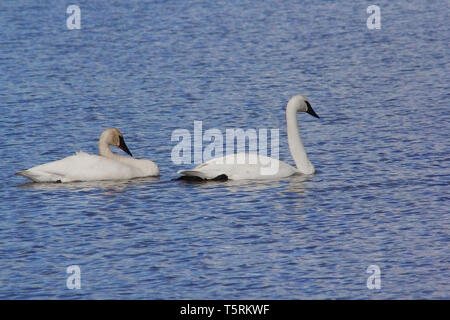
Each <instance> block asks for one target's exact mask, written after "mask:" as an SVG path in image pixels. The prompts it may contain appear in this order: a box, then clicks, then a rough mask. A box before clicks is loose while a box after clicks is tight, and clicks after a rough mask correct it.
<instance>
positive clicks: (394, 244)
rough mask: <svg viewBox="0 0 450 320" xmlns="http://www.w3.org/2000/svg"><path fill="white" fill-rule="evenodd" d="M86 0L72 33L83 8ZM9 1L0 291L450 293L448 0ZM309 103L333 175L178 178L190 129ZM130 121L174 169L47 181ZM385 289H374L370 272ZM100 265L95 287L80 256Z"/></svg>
mask: <svg viewBox="0 0 450 320" xmlns="http://www.w3.org/2000/svg"><path fill="white" fill-rule="evenodd" d="M70 4H77V5H79V6H80V9H81V30H68V29H67V27H66V18H67V17H68V14H66V8H67V6H68V5H70ZM371 4H373V3H372V2H368V1H357V2H353V1H352V2H350V1H348V2H342V1H325V0H323V1H307V2H304V3H302V2H300V1H270V2H269V1H267V2H258V3H256V2H254V1H228V2H219V1H209V2H201V1H147V2H144V1H137V0H136V1H129V0H128V1H81V0H77V1H31V0H30V1H2V2H1V4H0V36H1V37H0V108H1V114H2V117H1V119H0V124H1V125H0V138H1V149H0V155H1V162H0V178H1V181H2V185H1V187H0V202H1V210H0V217H1V219H0V298H3V299H18V298H21V299H37V298H50V299H81V298H82V299H104V298H108V299H111V298H112V299H116V298H120V299H172V298H180V299H244V298H247V299H256V298H261V299H262V298H270V299H322V298H329V299H331V298H350V299H401V298H403V299H411V298H447V299H448V298H450V290H449V289H450V287H449V275H450V272H449V271H450V270H449V258H450V249H449V248H450V246H449V240H450V234H449V230H450V217H449V205H450V194H449V181H450V179H449V178H450V161H449V160H450V143H449V141H450V133H449V120H450V113H449V106H450V94H449V83H450V67H449V53H450V48H449V43H450V41H449V40H450V23H449V21H450V10H449V2H448V1H428V0H412V1H395V2H393V1H378V3H377V5H379V6H380V8H381V29H380V30H368V29H367V26H366V19H367V17H368V16H369V15H368V14H367V13H366V8H367V7H368V6H369V5H371ZM298 93H302V94H305V95H306V96H308V98H309V100H310V102H311V104H312V106H313V107H314V109H315V111H316V112H317V113H318V114H319V115H320V116H321V119H320V120H319V119H315V118H313V117H311V116H309V115H306V114H300V115H299V125H300V131H301V135H302V137H303V140H304V144H305V148H306V149H307V151H308V155H309V158H310V160H311V162H312V163H313V164H314V165H315V167H316V169H317V171H318V172H317V173H316V174H315V175H314V176H311V177H308V178H305V177H302V176H295V177H290V178H288V179H284V180H280V181H275V182H274V181H272V182H263V183H256V182H245V183H241V184H237V183H232V182H222V183H219V182H215V183H206V184H198V183H186V182H183V181H172V179H173V178H176V177H177V173H176V172H177V170H181V169H188V168H191V167H192V166H193V165H175V164H174V163H172V162H171V158H170V154H171V150H172V148H173V147H174V146H175V145H176V143H175V142H172V141H171V134H172V132H173V130H175V129H188V130H189V131H191V132H192V130H193V125H194V121H200V120H202V121H203V129H204V130H207V129H210V128H218V129H220V130H223V131H224V130H225V129H226V128H244V129H248V128H268V129H272V128H279V129H280V159H281V160H283V161H286V162H288V163H290V164H292V165H294V162H293V160H292V158H291V156H290V153H289V149H288V146H287V140H286V130H285V114H284V107H285V105H286V103H287V100H288V99H289V98H290V97H291V96H293V95H295V94H298ZM113 126H114V127H117V128H120V130H121V131H122V132H123V133H124V135H125V139H126V141H127V144H128V147H129V148H130V150H131V151H132V152H133V154H134V155H135V156H136V157H138V158H146V159H151V160H153V161H155V162H156V163H158V165H159V167H160V170H161V177H159V178H148V179H138V180H132V181H123V182H96V183H70V184H67V185H66V184H30V183H26V182H27V181H26V179H24V178H23V177H19V176H14V173H15V172H16V171H18V170H23V169H26V168H30V167H32V166H35V165H38V164H42V163H46V162H49V161H52V160H56V159H60V158H63V157H65V156H68V155H71V154H73V153H74V152H76V151H79V150H83V151H85V152H89V153H97V139H98V137H99V135H100V133H101V132H102V130H104V129H106V128H108V127H113ZM373 264H375V265H377V266H379V268H380V270H381V289H379V290H377V289H374V290H369V289H368V288H367V286H366V281H367V278H368V277H369V276H370V274H368V273H366V269H367V267H368V266H369V265H373ZM70 265H78V266H79V267H80V268H81V289H80V290H69V289H68V288H67V287H66V279H67V277H68V276H69V275H68V274H66V268H67V267H68V266H70Z"/></svg>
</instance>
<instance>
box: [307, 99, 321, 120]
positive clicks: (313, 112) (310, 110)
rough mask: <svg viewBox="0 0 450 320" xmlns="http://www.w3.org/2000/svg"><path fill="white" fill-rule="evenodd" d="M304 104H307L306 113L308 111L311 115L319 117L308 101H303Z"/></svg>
mask: <svg viewBox="0 0 450 320" xmlns="http://www.w3.org/2000/svg"><path fill="white" fill-rule="evenodd" d="M305 102H306V105H307V106H308V110H306V113H309V114H310V115H312V116H313V117H316V118H319V119H320V117H319V115H318V114H317V113H316V112H315V111H314V110H313V108H312V107H311V105H310V104H309V102H308V101H305Z"/></svg>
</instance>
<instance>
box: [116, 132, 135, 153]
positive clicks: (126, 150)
mask: <svg viewBox="0 0 450 320" xmlns="http://www.w3.org/2000/svg"><path fill="white" fill-rule="evenodd" d="M119 139H120V144H119V148H120V149H122V150H123V151H125V152H126V153H128V154H129V155H130V156H133V155H132V154H131V152H130V150H129V149H128V147H127V145H126V144H125V140H123V137H119Z"/></svg>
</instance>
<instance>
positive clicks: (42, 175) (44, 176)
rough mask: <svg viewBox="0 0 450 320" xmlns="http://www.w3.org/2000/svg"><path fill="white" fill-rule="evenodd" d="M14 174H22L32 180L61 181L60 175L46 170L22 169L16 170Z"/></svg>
mask: <svg viewBox="0 0 450 320" xmlns="http://www.w3.org/2000/svg"><path fill="white" fill-rule="evenodd" d="M16 175H19V176H23V177H25V178H28V179H30V180H31V181H34V182H61V177H60V176H57V175H55V174H51V173H47V172H34V171H31V170H23V171H18V172H16Z"/></svg>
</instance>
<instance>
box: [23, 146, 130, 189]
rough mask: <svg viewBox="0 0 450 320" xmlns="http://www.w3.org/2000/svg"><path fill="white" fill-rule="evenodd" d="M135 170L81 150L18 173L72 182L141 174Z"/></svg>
mask: <svg viewBox="0 0 450 320" xmlns="http://www.w3.org/2000/svg"><path fill="white" fill-rule="evenodd" d="M135 171H136V170H134V168H132V167H130V166H128V165H126V164H123V163H121V162H118V161H115V160H112V159H108V158H105V157H100V156H96V155H90V154H87V153H84V152H79V153H77V154H76V155H74V156H70V157H66V158H64V159H61V160H57V161H53V162H49V163H46V164H42V165H39V166H36V167H33V168H31V169H28V170H25V171H20V172H18V173H17V174H20V175H23V176H25V177H27V178H29V179H31V180H33V181H36V182H70V181H95V180H119V179H130V178H133V177H135V176H136V175H138V174H139V173H138V172H135Z"/></svg>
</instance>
